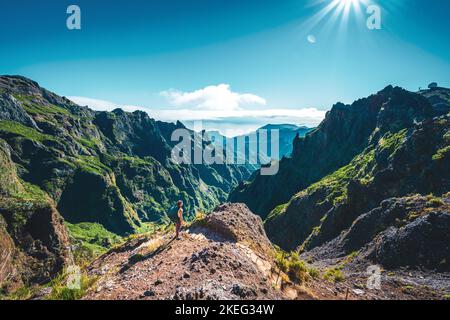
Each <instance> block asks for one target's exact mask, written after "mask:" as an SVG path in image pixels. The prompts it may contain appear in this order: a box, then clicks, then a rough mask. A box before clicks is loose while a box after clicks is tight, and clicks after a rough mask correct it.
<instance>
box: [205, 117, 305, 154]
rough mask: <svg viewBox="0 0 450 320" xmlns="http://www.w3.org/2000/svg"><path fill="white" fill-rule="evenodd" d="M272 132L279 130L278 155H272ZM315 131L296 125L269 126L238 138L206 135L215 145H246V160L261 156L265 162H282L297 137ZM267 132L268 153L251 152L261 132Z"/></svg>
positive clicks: (257, 149) (213, 133) (211, 132)
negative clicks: (273, 160)
mask: <svg viewBox="0 0 450 320" xmlns="http://www.w3.org/2000/svg"><path fill="white" fill-rule="evenodd" d="M271 130H277V131H278V135H279V139H278V144H279V147H278V150H279V152H278V154H274V155H272V154H271V153H270V151H269V150H271V147H272V142H273V140H272V135H271V133H270V131H271ZM311 130H313V129H312V128H308V127H305V126H297V125H294V124H267V125H265V126H263V127H261V128H259V129H257V130H255V131H254V132H250V133H248V134H245V135H240V136H237V137H225V136H223V135H222V134H221V133H220V132H218V131H207V132H206V135H207V137H208V138H209V139H211V141H213V143H215V144H218V143H220V144H221V145H222V144H223V145H227V141H228V143H230V141H234V144H237V143H238V142H237V141H242V142H244V143H245V157H246V159H251V158H252V156H254V157H255V158H256V155H261V158H262V159H263V162H267V161H269V159H270V158H271V159H275V160H280V159H281V158H283V157H289V156H290V155H291V153H292V146H293V141H294V138H295V137H296V136H298V137H304V136H305V135H306V134H307V133H308V132H310V131H311ZM262 131H265V132H266V134H267V136H265V137H267V140H266V141H265V143H264V144H265V145H266V148H267V153H263V152H262V151H261V152H260V150H259V148H256V149H255V148H253V149H251V150H250V148H249V146H250V145H254V146H257V145H258V143H259V141H260V137H261V135H260V134H261V132H262ZM237 153H238V151H236V155H235V156H236V157H237ZM241 156H242V157H243V156H244V154H243V153H241Z"/></svg>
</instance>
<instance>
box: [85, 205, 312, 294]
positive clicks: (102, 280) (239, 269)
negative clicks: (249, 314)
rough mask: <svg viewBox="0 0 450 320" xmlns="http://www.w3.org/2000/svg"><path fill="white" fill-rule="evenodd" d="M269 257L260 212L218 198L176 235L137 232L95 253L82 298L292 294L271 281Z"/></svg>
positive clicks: (272, 265) (271, 252) (271, 251)
mask: <svg viewBox="0 0 450 320" xmlns="http://www.w3.org/2000/svg"><path fill="white" fill-rule="evenodd" d="M273 257H274V249H273V247H272V245H271V243H270V241H269V240H268V239H267V236H266V234H265V232H264V229H263V227H262V221H261V218H259V217H258V216H256V215H254V214H252V213H251V212H250V211H249V209H248V208H247V207H246V206H245V205H243V204H223V205H221V206H219V207H217V208H216V209H215V210H214V212H213V213H212V214H210V215H208V216H207V217H206V218H205V219H204V220H200V221H198V222H197V223H194V225H192V226H191V227H189V228H188V229H186V230H185V231H183V232H182V236H181V239H179V240H174V239H173V233H166V234H165V235H158V236H153V237H151V238H145V237H140V238H137V239H134V240H131V241H129V242H127V243H126V244H124V245H123V246H121V247H119V248H117V249H115V250H112V251H110V252H109V253H107V254H105V255H103V256H101V257H100V258H98V259H97V260H96V261H94V262H93V263H92V265H91V266H90V267H89V268H88V273H89V275H90V276H94V277H98V280H97V282H96V285H95V287H93V288H91V289H90V291H89V292H88V293H87V295H86V296H85V299H285V298H293V297H295V296H296V295H297V293H294V296H292V292H293V290H291V291H286V290H284V291H283V290H280V288H279V287H277V286H275V285H274V283H275V280H276V272H274V270H275V262H274V258H273ZM304 295H305V297H307V296H306V294H304Z"/></svg>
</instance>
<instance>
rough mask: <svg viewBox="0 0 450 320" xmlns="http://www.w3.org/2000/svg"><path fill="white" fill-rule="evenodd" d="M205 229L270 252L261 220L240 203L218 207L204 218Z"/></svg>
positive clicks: (270, 246) (269, 245) (269, 244)
mask: <svg viewBox="0 0 450 320" xmlns="http://www.w3.org/2000/svg"><path fill="white" fill-rule="evenodd" d="M205 227H206V228H209V229H212V230H214V231H215V232H217V233H219V234H221V235H223V236H224V237H225V238H227V239H230V240H232V241H236V242H242V243H246V244H248V245H251V246H252V247H253V248H257V249H258V250H259V251H261V252H270V250H271V248H272V245H271V243H270V241H269V239H268V238H267V235H266V232H265V231H264V227H263V223H262V220H261V218H260V217H259V216H257V215H255V214H253V213H252V212H251V211H250V209H248V207H247V206H246V205H245V204H242V203H225V204H222V205H220V206H218V207H217V208H216V209H215V210H214V211H213V212H212V213H211V214H210V215H208V216H207V217H206V219H205Z"/></svg>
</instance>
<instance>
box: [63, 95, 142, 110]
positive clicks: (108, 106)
mask: <svg viewBox="0 0 450 320" xmlns="http://www.w3.org/2000/svg"><path fill="white" fill-rule="evenodd" d="M67 99H69V100H71V101H73V102H75V103H76V104H78V105H80V106H88V107H89V108H91V109H93V110H97V111H112V110H114V109H117V108H120V109H122V110H125V111H130V112H132V111H136V110H142V111H148V109H147V108H144V107H139V106H133V105H120V104H117V103H114V102H110V101H106V100H100V99H93V98H86V97H74V96H72V97H67Z"/></svg>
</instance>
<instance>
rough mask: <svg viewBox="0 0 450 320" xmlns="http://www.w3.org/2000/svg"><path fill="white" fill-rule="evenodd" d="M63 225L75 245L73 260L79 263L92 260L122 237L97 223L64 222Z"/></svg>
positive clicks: (121, 239) (118, 241) (119, 241)
mask: <svg viewBox="0 0 450 320" xmlns="http://www.w3.org/2000/svg"><path fill="white" fill-rule="evenodd" d="M65 225H66V227H67V230H68V231H69V236H70V239H71V242H72V244H73V245H75V247H76V249H75V250H74V252H73V254H74V258H75V261H76V262H78V263H80V264H83V263H84V262H86V261H90V260H92V259H93V258H95V257H97V256H98V255H101V254H103V253H105V252H106V251H107V250H108V249H110V248H111V247H113V246H115V245H117V244H119V243H121V242H122V241H123V238H122V237H120V236H118V235H116V234H115V233H112V232H110V231H108V230H106V229H105V228H104V227H103V226H102V225H101V224H99V223H91V222H82V223H76V224H72V223H69V222H66V223H65Z"/></svg>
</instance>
